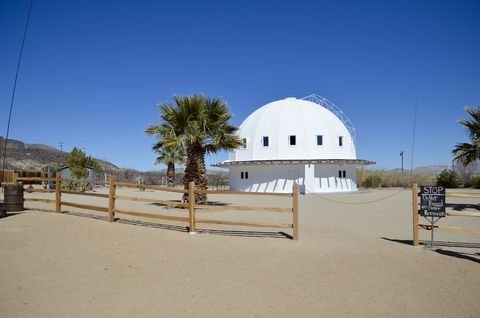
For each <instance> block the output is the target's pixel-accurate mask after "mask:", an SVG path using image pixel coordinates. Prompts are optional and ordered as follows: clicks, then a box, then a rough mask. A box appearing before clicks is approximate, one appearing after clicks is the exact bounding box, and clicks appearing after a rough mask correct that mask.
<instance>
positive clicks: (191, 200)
mask: <svg viewBox="0 0 480 318" xmlns="http://www.w3.org/2000/svg"><path fill="white" fill-rule="evenodd" d="M188 233H189V234H195V233H196V232H195V182H193V181H190V182H189V183H188Z"/></svg>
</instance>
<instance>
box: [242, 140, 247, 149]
mask: <svg viewBox="0 0 480 318" xmlns="http://www.w3.org/2000/svg"><path fill="white" fill-rule="evenodd" d="M242 148H243V149H245V148H247V138H243V139H242Z"/></svg>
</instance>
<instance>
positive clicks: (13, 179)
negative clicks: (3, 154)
mask: <svg viewBox="0 0 480 318" xmlns="http://www.w3.org/2000/svg"><path fill="white" fill-rule="evenodd" d="M17 178H18V173H16V172H14V173H13V178H12V182H13V184H17Z"/></svg>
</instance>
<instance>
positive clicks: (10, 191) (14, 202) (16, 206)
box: [3, 184, 23, 212]
mask: <svg viewBox="0 0 480 318" xmlns="http://www.w3.org/2000/svg"><path fill="white" fill-rule="evenodd" d="M3 195H4V201H3V202H4V209H5V211H7V212H18V211H23V185H21V184H19V185H17V184H7V185H5V189H4V193H3Z"/></svg>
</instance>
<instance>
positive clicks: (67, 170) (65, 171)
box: [58, 165, 95, 181]
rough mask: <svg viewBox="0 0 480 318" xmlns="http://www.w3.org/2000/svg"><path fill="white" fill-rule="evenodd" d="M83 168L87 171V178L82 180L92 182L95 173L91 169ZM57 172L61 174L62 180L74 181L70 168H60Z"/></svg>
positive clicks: (89, 167) (85, 166) (88, 167)
mask: <svg viewBox="0 0 480 318" xmlns="http://www.w3.org/2000/svg"><path fill="white" fill-rule="evenodd" d="M83 167H84V168H85V169H87V171H88V176H87V177H86V178H85V179H83V180H87V181H93V180H94V178H95V171H94V169H93V167H91V166H87V165H83ZM58 171H60V172H61V173H62V179H76V177H74V176H72V172H71V171H70V166H64V167H61V168H60V169H59V170H58Z"/></svg>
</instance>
